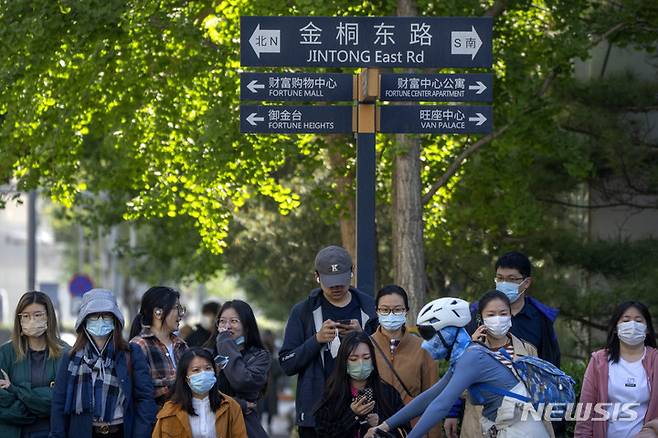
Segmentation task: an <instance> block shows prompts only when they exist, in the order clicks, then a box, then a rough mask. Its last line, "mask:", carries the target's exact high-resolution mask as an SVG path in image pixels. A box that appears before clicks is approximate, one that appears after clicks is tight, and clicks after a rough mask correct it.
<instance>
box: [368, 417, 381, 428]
mask: <svg viewBox="0 0 658 438" xmlns="http://www.w3.org/2000/svg"><path fill="white" fill-rule="evenodd" d="M366 420H367V421H368V426H370V427H375V426H377V425H378V424H379V415H377V414H368V416H367V417H366Z"/></svg>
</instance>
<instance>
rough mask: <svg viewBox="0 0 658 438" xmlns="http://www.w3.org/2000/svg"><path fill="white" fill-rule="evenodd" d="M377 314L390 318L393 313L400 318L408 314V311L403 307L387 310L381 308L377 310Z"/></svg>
mask: <svg viewBox="0 0 658 438" xmlns="http://www.w3.org/2000/svg"><path fill="white" fill-rule="evenodd" d="M377 313H379V314H380V315H382V316H388V315H390V314H391V313H392V314H393V315H398V316H399V315H404V314H405V313H407V309H405V308H403V307H396V308H395V309H387V308H385V307H380V308H379V309H377Z"/></svg>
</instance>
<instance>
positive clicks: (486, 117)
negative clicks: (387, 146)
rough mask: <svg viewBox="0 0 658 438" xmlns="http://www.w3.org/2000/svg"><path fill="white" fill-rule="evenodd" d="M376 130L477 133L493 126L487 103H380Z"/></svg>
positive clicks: (388, 131)
mask: <svg viewBox="0 0 658 438" xmlns="http://www.w3.org/2000/svg"><path fill="white" fill-rule="evenodd" d="M379 111H380V113H379V114H380V119H379V120H380V122H379V132H384V133H398V134H404V133H432V134H476V133H489V132H491V130H492V129H493V120H492V117H493V111H492V110H491V107H490V106H464V105H409V106H407V105H383V106H381V107H380V108H379Z"/></svg>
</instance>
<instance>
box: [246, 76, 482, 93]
mask: <svg viewBox="0 0 658 438" xmlns="http://www.w3.org/2000/svg"><path fill="white" fill-rule="evenodd" d="M481 83H482V82H480V84H481ZM247 88H249V91H251V92H252V93H258V91H256V90H258V89H263V88H265V85H264V84H259V83H258V81H257V80H256V79H254V80H253V81H251V82H249V83H248V84H247ZM485 88H486V87H485ZM478 94H480V93H478Z"/></svg>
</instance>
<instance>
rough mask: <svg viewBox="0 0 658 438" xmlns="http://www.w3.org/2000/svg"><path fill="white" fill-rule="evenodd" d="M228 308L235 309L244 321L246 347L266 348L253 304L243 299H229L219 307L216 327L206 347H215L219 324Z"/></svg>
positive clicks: (241, 320) (242, 321) (243, 329)
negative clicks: (252, 308) (252, 307)
mask: <svg viewBox="0 0 658 438" xmlns="http://www.w3.org/2000/svg"><path fill="white" fill-rule="evenodd" d="M226 309H233V310H235V313H237V314H238V317H239V318H240V322H241V323H242V331H243V336H244V349H245V350H247V349H249V348H251V347H256V348H260V349H261V350H264V349H265V347H264V346H263V341H262V339H261V337H260V331H259V330H258V324H257V323H256V317H255V316H254V311H253V310H251V306H250V305H249V304H247V303H245V302H244V301H242V300H231V301H227V302H225V303H224V304H223V305H222V308H221V309H219V313H218V314H217V319H216V320H215V327H213V332H212V335H211V336H210V338H208V341H206V344H205V347H206V348H212V349H214V348H215V338H216V337H217V324H219V320H220V319H221V317H222V313H224V311H225V310H226Z"/></svg>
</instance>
